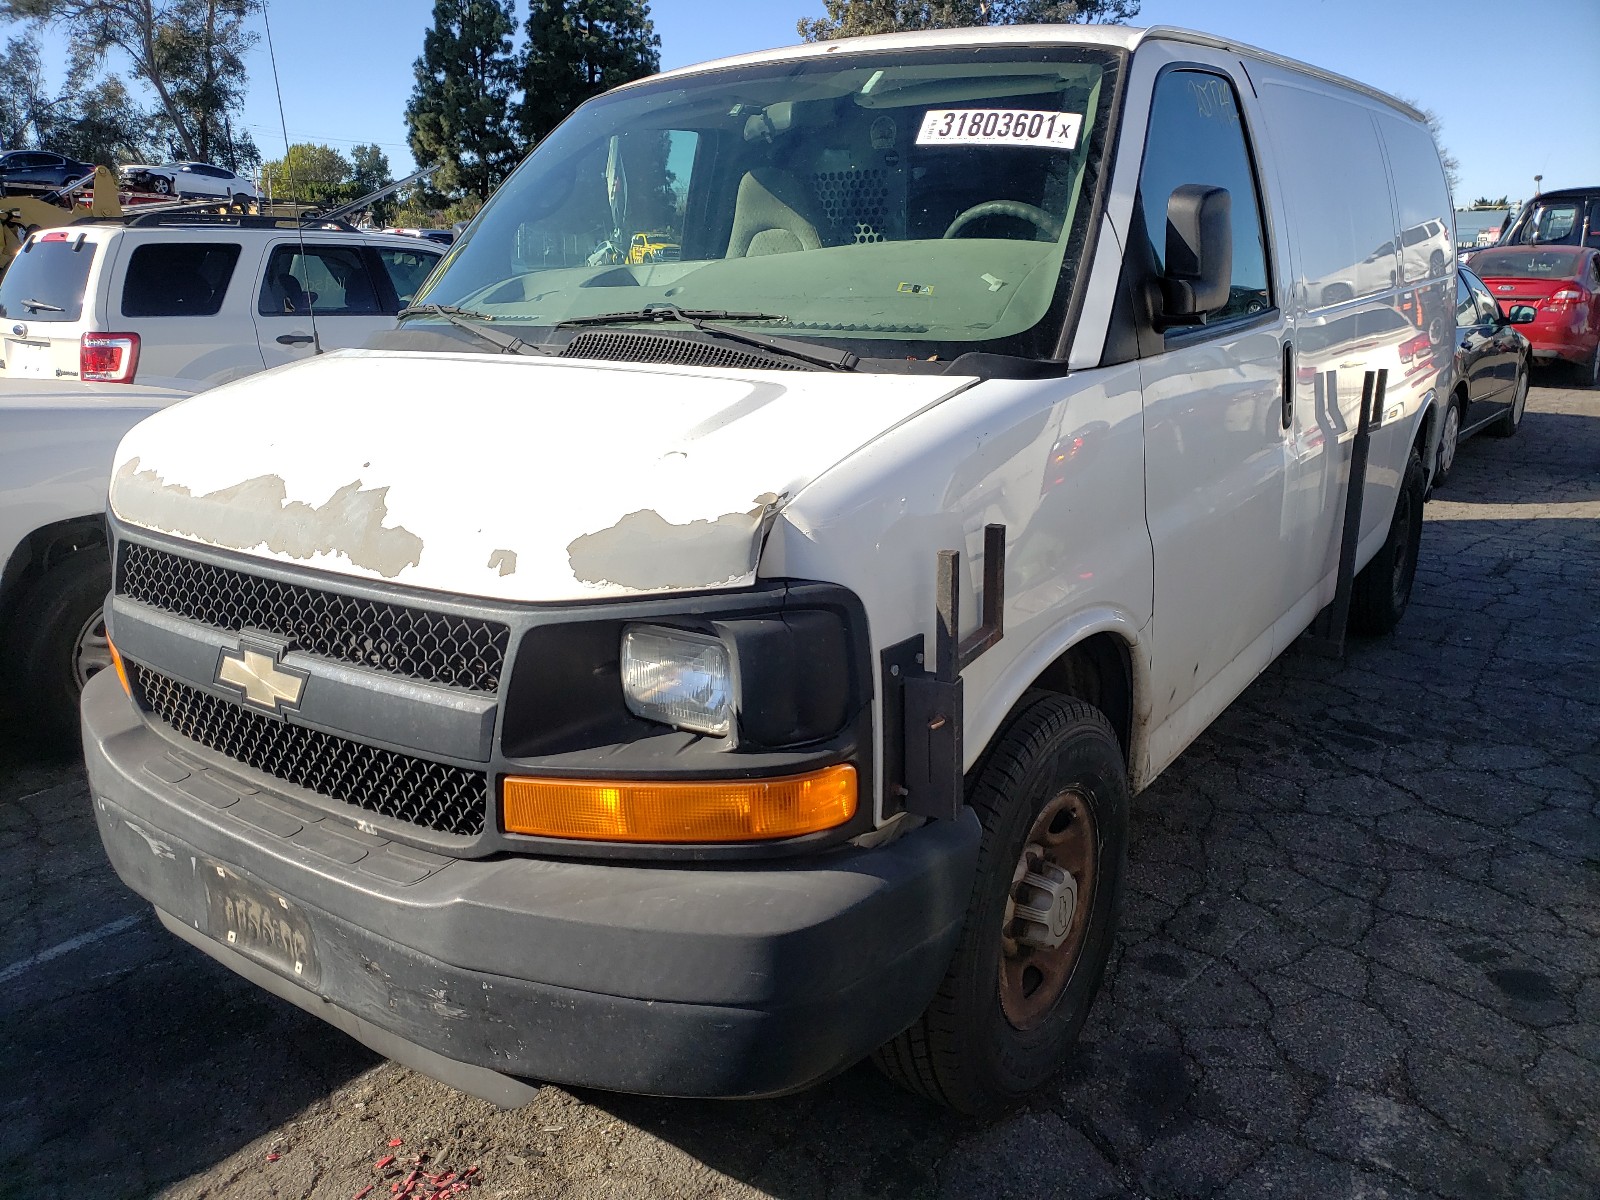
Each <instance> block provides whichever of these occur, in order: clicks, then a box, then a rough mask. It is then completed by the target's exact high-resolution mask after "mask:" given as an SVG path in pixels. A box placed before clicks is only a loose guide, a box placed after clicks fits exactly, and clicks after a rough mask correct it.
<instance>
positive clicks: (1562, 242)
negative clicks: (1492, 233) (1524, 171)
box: [1496, 187, 1600, 250]
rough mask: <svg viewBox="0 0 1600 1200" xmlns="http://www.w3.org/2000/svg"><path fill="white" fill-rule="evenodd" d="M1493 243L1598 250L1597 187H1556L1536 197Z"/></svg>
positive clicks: (1599, 194)
mask: <svg viewBox="0 0 1600 1200" xmlns="http://www.w3.org/2000/svg"><path fill="white" fill-rule="evenodd" d="M1496 244H1497V245H1500V246H1587V247H1589V248H1590V249H1594V250H1600V187H1571V188H1557V189H1556V190H1555V191H1550V192H1544V193H1542V194H1540V195H1538V196H1535V197H1534V198H1533V199H1532V200H1529V201H1528V202H1527V203H1526V204H1524V205H1523V206H1522V211H1521V212H1519V213H1517V216H1516V219H1515V220H1513V221H1512V222H1511V224H1510V225H1509V226H1508V227H1507V228H1506V231H1505V233H1504V234H1503V235H1502V236H1501V238H1500V240H1499V241H1498V242H1497V243H1496Z"/></svg>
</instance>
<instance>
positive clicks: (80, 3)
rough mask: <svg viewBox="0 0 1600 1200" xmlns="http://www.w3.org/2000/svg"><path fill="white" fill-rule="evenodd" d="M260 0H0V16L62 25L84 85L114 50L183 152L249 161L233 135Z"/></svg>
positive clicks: (247, 148) (246, 145)
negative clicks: (144, 87)
mask: <svg viewBox="0 0 1600 1200" xmlns="http://www.w3.org/2000/svg"><path fill="white" fill-rule="evenodd" d="M257 7H258V0H0V19H8V20H28V21H32V22H34V23H35V26H36V27H37V26H44V25H56V26H59V27H61V28H63V29H65V30H66V32H67V41H68V47H69V50H70V53H71V56H72V70H73V73H74V74H76V75H77V76H78V77H79V79H80V81H81V82H83V83H84V84H85V85H87V86H91V87H92V86H98V84H97V83H95V82H93V80H94V76H95V74H96V73H97V71H98V70H99V68H100V67H101V66H103V64H104V63H105V61H106V59H107V58H108V56H110V55H111V54H113V53H118V54H121V55H123V56H124V57H125V58H126V59H127V60H128V63H129V65H130V66H131V68H132V72H133V75H134V77H135V78H136V79H139V80H142V81H143V82H144V83H146V84H148V85H149V86H150V88H151V90H152V91H153V92H154V93H155V95H156V99H157V106H156V112H155V116H156V118H157V123H158V124H159V126H160V128H159V130H158V132H159V133H161V134H163V135H165V136H166V137H167V138H168V139H169V140H170V142H171V143H172V147H173V150H174V151H175V152H176V153H177V154H180V155H182V156H183V157H185V158H195V159H211V158H217V159H220V160H222V161H223V163H224V165H230V166H237V165H247V160H249V159H250V158H252V157H253V156H254V155H255V146H254V143H253V142H250V141H249V139H248V138H245V137H239V138H235V137H233V136H231V119H230V114H231V113H233V112H236V111H237V110H238V109H239V108H240V106H241V105H242V103H243V98H244V89H245V65H244V56H245V54H246V53H247V52H248V50H249V49H250V47H251V46H252V45H254V43H255V40H256V35H255V34H254V33H253V32H252V31H250V30H248V29H246V28H245V21H246V19H247V18H248V17H249V16H250V14H252V13H253V12H255V11H256V9H257Z"/></svg>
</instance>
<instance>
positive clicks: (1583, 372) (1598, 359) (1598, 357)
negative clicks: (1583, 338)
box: [1572, 341, 1600, 388]
mask: <svg viewBox="0 0 1600 1200" xmlns="http://www.w3.org/2000/svg"><path fill="white" fill-rule="evenodd" d="M1572 370H1573V373H1574V374H1575V375H1576V376H1577V383H1578V386H1579V387H1588V388H1600V341H1597V342H1595V344H1594V353H1593V354H1591V355H1590V356H1589V361H1588V362H1586V363H1575V364H1574V365H1573V368H1572Z"/></svg>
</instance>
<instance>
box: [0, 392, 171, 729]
mask: <svg viewBox="0 0 1600 1200" xmlns="http://www.w3.org/2000/svg"><path fill="white" fill-rule="evenodd" d="M188 395H189V392H187V391H182V390H177V389H171V388H151V387H137V386H136V387H127V386H123V385H119V384H111V383H80V382H78V381H77V380H13V379H0V648H3V653H0V681H3V685H4V688H5V693H6V698H7V699H9V700H11V701H13V703H12V704H10V705H7V707H14V708H16V709H17V713H16V715H17V716H18V717H20V718H21V719H23V720H24V721H26V722H28V723H29V724H30V725H32V726H33V728H34V729H35V731H36V732H38V733H39V734H41V735H42V736H44V737H45V738H47V739H49V740H50V741H51V742H53V743H57V744H65V743H69V742H70V741H71V740H72V739H74V737H75V734H76V732H77V726H78V693H79V691H80V690H81V689H82V686H83V684H84V683H85V682H86V681H87V680H88V679H89V677H90V676H92V675H93V674H94V673H95V672H97V671H99V670H100V669H101V668H103V667H106V666H109V665H110V664H111V657H110V652H109V650H108V649H107V647H106V640H105V623H104V621H103V620H102V618H101V615H100V609H101V605H102V604H103V603H104V601H105V598H106V593H107V592H108V591H110V590H111V565H110V561H109V559H108V558H107V557H106V525H105V507H106V485H107V482H108V481H109V479H110V476H111V458H112V455H113V453H114V452H115V450H116V448H117V443H118V442H119V441H121V440H122V435H123V434H125V433H127V432H128V430H129V429H131V428H132V427H133V426H134V425H135V424H137V423H138V422H139V421H141V420H143V419H144V418H145V417H147V416H149V415H150V414H151V413H153V412H158V411H160V410H161V409H163V408H165V407H166V406H167V405H169V404H173V403H176V402H177V401H179V400H182V399H184V398H185V397H186V396H188Z"/></svg>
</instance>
